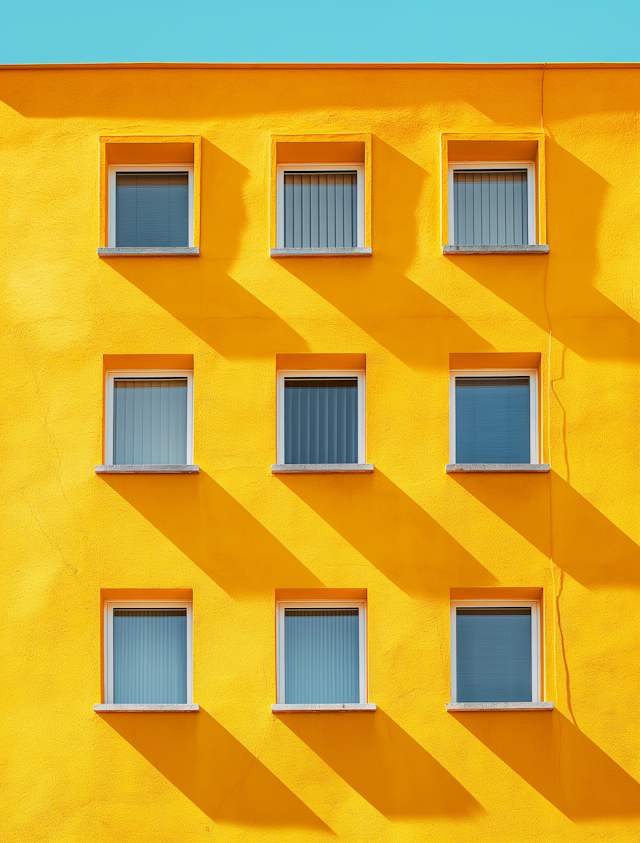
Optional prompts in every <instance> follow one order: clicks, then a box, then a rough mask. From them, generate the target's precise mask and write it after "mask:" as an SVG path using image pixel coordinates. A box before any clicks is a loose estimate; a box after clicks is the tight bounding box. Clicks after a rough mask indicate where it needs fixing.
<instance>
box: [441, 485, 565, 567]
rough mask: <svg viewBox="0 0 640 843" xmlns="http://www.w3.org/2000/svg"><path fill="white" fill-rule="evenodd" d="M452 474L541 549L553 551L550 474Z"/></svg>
mask: <svg viewBox="0 0 640 843" xmlns="http://www.w3.org/2000/svg"><path fill="white" fill-rule="evenodd" d="M449 477H450V478H451V480H453V481H454V482H455V483H457V484H458V485H459V486H462V487H463V488H464V489H466V491H467V492H469V494H471V495H473V497H474V498H476V499H477V500H479V501H480V503H482V504H484V506H486V507H487V509H490V510H491V512H493V513H494V514H495V515H497V516H498V517H499V518H501V519H502V520H503V521H504V522H505V523H506V524H508V525H509V526H510V527H512V528H513V529H514V530H515V531H516V532H517V533H519V534H520V535H521V536H522V537H523V538H525V539H526V540H527V541H528V542H529V543H530V544H532V545H533V546H534V547H535V548H537V549H538V550H539V551H540V552H541V553H544V555H545V556H547V557H548V556H550V555H551V536H550V521H549V476H548V475H546V474H538V475H535V474H484V473H483V474H451V475H449Z"/></svg>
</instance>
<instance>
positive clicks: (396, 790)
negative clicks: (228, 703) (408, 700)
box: [280, 709, 484, 819]
mask: <svg viewBox="0 0 640 843" xmlns="http://www.w3.org/2000/svg"><path fill="white" fill-rule="evenodd" d="M280 717H281V719H282V721H283V723H284V724H285V725H286V726H287V727H288V728H289V729H291V731H292V732H295V734H296V735H297V736H298V737H299V738H300V739H301V740H302V741H304V743H305V744H307V746H309V747H310V748H311V749H312V750H313V751H314V752H315V753H316V754H317V755H319V756H320V758H322V760H323V761H324V762H325V763H326V764H328V765H329V767H331V769H332V770H334V771H335V772H336V773H337V774H338V775H339V776H340V778H342V779H344V780H345V781H346V782H347V784H349V785H350V786H351V787H352V788H353V789H354V790H355V791H357V792H358V793H359V794H360V796H362V798H363V799H366V801H367V802H368V803H369V804H370V805H373V807H374V808H376V810H378V811H379V812H380V813H381V814H383V815H384V816H385V817H387V818H388V819H399V818H409V817H451V818H456V819H464V818H468V819H473V818H474V817H476V816H478V815H479V814H482V813H483V812H484V809H483V807H482V806H481V805H480V803H479V802H477V801H476V800H475V799H474V797H473V796H472V795H471V794H470V793H469V792H468V791H467V790H465V788H464V787H463V786H462V785H461V784H460V782H458V781H457V780H456V779H455V778H454V777H453V776H452V775H451V773H449V772H448V770H446V769H445V768H444V767H443V766H442V765H441V764H440V763H439V762H438V761H436V759H435V758H433V756H432V755H430V754H429V753H428V752H427V751H426V750H425V749H423V748H422V746H420V744H419V743H418V742H417V741H415V740H414V739H413V738H412V737H411V736H410V735H409V734H407V732H405V731H404V729H402V728H401V727H400V726H398V725H397V723H395V722H394V721H393V720H392V719H391V718H390V717H389V716H388V715H387V714H385V713H384V712H383V711H381V710H380V709H378V710H377V711H376V712H375V714H371V713H364V712H363V713H358V714H355V713H353V712H350V713H349V714H341V713H335V714H329V715H327V714H321V715H313V714H307V713H305V714H293V713H290V714H284V715H280Z"/></svg>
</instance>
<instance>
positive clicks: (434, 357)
mask: <svg viewBox="0 0 640 843" xmlns="http://www.w3.org/2000/svg"><path fill="white" fill-rule="evenodd" d="M372 158H373V160H374V162H375V165H374V166H375V173H376V175H375V179H376V181H375V187H374V189H373V198H372V221H373V223H372V224H373V252H374V256H373V258H372V259H369V258H353V257H352V258H322V257H318V258H314V259H313V260H309V259H308V258H285V259H280V263H281V265H282V266H283V268H284V269H286V270H287V271H288V272H290V273H291V274H292V275H294V276H295V277H296V278H298V279H299V280H300V281H303V282H304V283H305V284H306V285H307V286H308V287H310V288H311V289H312V290H314V291H315V292H316V293H318V295H320V296H322V298H324V299H326V301H327V302H329V304H332V305H333V306H334V307H335V308H337V310H339V311H340V312H341V313H342V314H343V315H345V316H347V317H348V318H349V319H350V320H351V321H352V322H354V323H355V324H356V325H358V327H359V328H361V329H362V330H363V331H364V332H365V333H366V334H368V335H369V336H370V337H372V338H373V339H374V340H376V342H378V343H380V345H382V346H383V347H384V348H386V349H387V350H388V351H390V352H391V354H393V355H395V356H396V357H397V358H398V359H399V360H401V361H402V362H403V363H405V364H406V365H407V366H409V367H411V368H413V369H418V370H420V369H425V368H429V367H435V366H441V365H443V364H444V365H445V366H446V365H448V354H449V352H450V351H451V350H452V349H455V350H457V351H491V350H493V346H492V345H491V344H490V343H488V342H487V341H486V340H485V339H483V338H482V337H481V336H480V335H479V334H477V333H476V332H475V331H474V330H473V329H472V328H470V327H469V325H467V324H466V323H465V322H464V321H463V320H462V319H460V317H459V316H456V314H455V313H453V311H451V310H449V308H447V307H446V306H445V305H444V304H442V303H441V302H440V301H438V299H436V298H435V297H434V296H432V295H431V294H430V293H428V292H427V291H426V290H424V289H423V288H422V287H421V286H419V285H418V284H416V283H414V282H413V281H411V280H410V279H409V278H407V277H406V276H405V274H404V270H405V269H406V268H407V267H408V266H409V265H411V262H412V261H413V259H414V257H415V255H416V252H417V251H418V245H419V242H418V231H417V226H416V213H417V205H418V199H419V195H420V192H421V190H422V186H423V182H424V180H425V176H426V175H427V174H426V173H425V171H424V170H423V169H422V167H419V166H418V165H417V164H415V163H414V162H413V161H411V160H410V159H409V158H407V157H406V156H405V155H402V154H401V153H400V152H398V151H397V150H396V149H393V147H391V146H389V144H387V143H385V142H384V141H383V140H381V139H380V138H378V137H376V136H373V138H372ZM385 182H386V183H385ZM392 182H393V183H396V184H397V183H400V184H402V190H401V191H398V190H397V189H394V184H393V183H392Z"/></svg>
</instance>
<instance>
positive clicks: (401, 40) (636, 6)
mask: <svg viewBox="0 0 640 843" xmlns="http://www.w3.org/2000/svg"><path fill="white" fill-rule="evenodd" d="M638 60H640V0H579V2H578V0H534V2H531V3H527V2H525V0H511V2H505V0H448V1H447V0H444V2H440V3H436V2H433V0H316V1H315V2H311V0H297V2H292V0H235V2H233V0H230V2H221V1H220V0H182V2H176V0H171V2H169V0H109V2H98V0H0V63H1V64H41V63H76V62H149V61H159V62H540V61H549V62H576V61H592V62H597V61H607V62H629V61H638Z"/></svg>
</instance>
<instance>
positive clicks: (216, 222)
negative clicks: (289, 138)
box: [103, 139, 308, 359]
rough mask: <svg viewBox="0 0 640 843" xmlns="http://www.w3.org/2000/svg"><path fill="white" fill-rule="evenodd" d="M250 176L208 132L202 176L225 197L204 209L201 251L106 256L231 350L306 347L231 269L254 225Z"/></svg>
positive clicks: (204, 335)
mask: <svg viewBox="0 0 640 843" xmlns="http://www.w3.org/2000/svg"><path fill="white" fill-rule="evenodd" d="M248 177H249V171H248V170H247V169H246V167H243V166H242V165H241V164H239V163H238V162H237V161H236V160H235V159H234V158H231V157H230V156H229V155H227V154H226V153H224V152H222V150H220V149H218V147H216V146H214V145H213V144H211V143H209V142H208V141H206V140H204V139H203V140H202V182H203V185H206V191H207V195H211V196H218V197H219V196H224V202H213V201H211V202H207V204H206V207H205V208H204V209H203V213H202V233H201V243H202V254H201V256H200V257H198V258H184V257H182V258H176V257H163V258H162V259H156V258H125V257H117V258H104V259H103V260H104V261H105V262H106V263H108V264H109V266H110V267H111V268H112V269H113V270H114V271H115V272H117V273H118V274H119V275H122V277H123V278H126V279H127V281H129V282H131V283H132V284H134V285H135V286H136V287H138V289H139V290H141V291H142V292H143V293H144V294H145V295H147V296H149V298H150V299H152V300H153V301H155V302H156V304H158V305H160V306H161V307H162V308H164V309H165V310H166V311H168V312H169V313H170V314H171V315H172V316H174V317H175V318H176V319H178V321H180V322H182V324H183V325H184V326H185V327H186V328H188V329H189V330H190V331H193V333H194V334H196V335H197V336H199V337H200V339H202V340H203V341H204V342H205V343H207V345H209V346H211V348H213V349H215V350H216V351H217V352H219V353H220V354H221V355H222V356H223V357H225V358H228V359H232V358H255V357H269V356H272V355H274V354H276V353H277V352H280V351H282V350H283V349H284V350H286V351H288V352H302V351H306V350H307V349H308V345H307V343H306V341H305V340H304V339H303V338H302V337H301V336H300V335H299V334H298V333H297V332H296V331H294V329H293V328H291V327H290V326H289V325H288V324H287V323H286V322H285V321H284V320H283V319H282V318H281V317H280V316H278V315H277V313H275V312H274V311H273V310H271V309H270V308H269V307H267V306H266V305H265V304H263V303H262V302H261V301H260V300H259V299H258V298H256V297H255V296H254V295H253V294H252V293H250V292H249V291H248V290H247V289H246V288H245V287H244V286H242V284H240V283H238V282H237V281H235V280H234V279H233V278H231V276H230V275H229V274H228V268H229V266H230V265H231V264H232V262H233V261H234V260H235V259H236V257H237V255H238V251H239V248H240V240H241V236H242V232H243V230H244V228H245V227H246V222H247V213H246V208H245V202H244V199H243V196H242V191H243V186H244V184H245V182H246V180H247V178H248ZM265 254H266V246H265Z"/></svg>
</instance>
